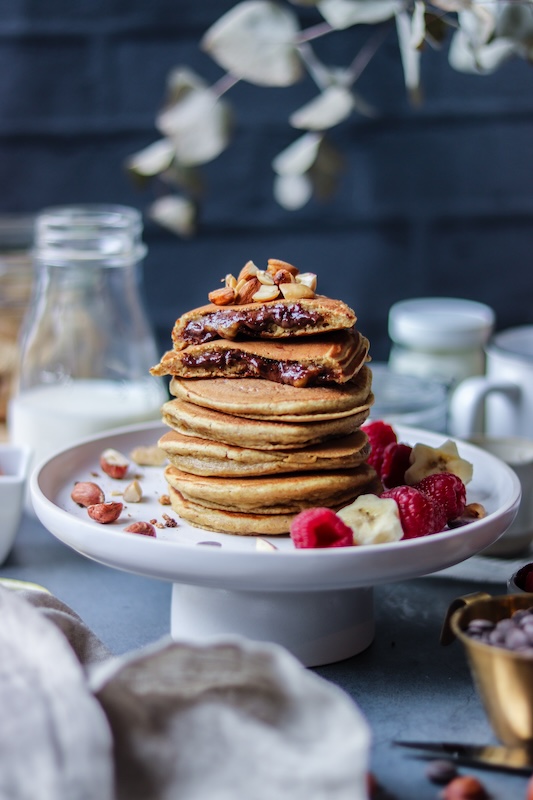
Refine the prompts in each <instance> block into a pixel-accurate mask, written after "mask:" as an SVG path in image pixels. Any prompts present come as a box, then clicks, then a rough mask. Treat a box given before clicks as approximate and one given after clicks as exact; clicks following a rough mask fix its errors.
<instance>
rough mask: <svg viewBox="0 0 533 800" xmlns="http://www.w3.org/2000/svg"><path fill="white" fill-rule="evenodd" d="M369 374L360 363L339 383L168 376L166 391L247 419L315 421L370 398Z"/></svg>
mask: <svg viewBox="0 0 533 800" xmlns="http://www.w3.org/2000/svg"><path fill="white" fill-rule="evenodd" d="M371 383H372V373H371V371H370V369H369V368H368V367H367V366H363V367H362V368H361V369H360V370H359V372H358V373H357V375H355V377H354V378H352V380H351V381H348V382H347V383H343V384H341V385H327V386H314V387H296V386H291V385H290V384H285V383H274V382H273V381H264V380H261V379H260V378H231V379H230V378H196V379H191V378H176V377H174V378H172V380H171V382H170V393H171V394H172V395H174V397H178V398H179V399H180V400H186V401H187V402H189V403H194V404H195V405H198V406H203V407H204V408H212V409H214V410H215V411H223V412H224V413H226V414H235V415H236V416H239V417H246V418H247V419H264V420H277V421H279V420H281V419H282V420H283V421H284V422H319V421H320V420H325V419H336V418H338V417H344V416H347V415H349V414H353V412H354V409H356V408H358V407H360V406H363V405H365V404H367V403H368V402H369V400H370V392H371Z"/></svg>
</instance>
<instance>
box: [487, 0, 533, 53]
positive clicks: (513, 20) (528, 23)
mask: <svg viewBox="0 0 533 800" xmlns="http://www.w3.org/2000/svg"><path fill="white" fill-rule="evenodd" d="M496 34H497V35H498V36H503V37H511V38H513V39H515V40H516V41H518V42H524V43H525V44H529V45H531V44H532V43H533V2H532V0H529V2H524V3H521V4H520V5H517V4H516V3H501V4H500V6H499V10H498V15H497V20H496Z"/></svg>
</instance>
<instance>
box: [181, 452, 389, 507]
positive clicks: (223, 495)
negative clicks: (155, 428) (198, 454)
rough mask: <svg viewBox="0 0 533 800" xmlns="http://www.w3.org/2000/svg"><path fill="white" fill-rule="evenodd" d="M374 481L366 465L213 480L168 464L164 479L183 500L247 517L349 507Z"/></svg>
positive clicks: (371, 470)
mask: <svg viewBox="0 0 533 800" xmlns="http://www.w3.org/2000/svg"><path fill="white" fill-rule="evenodd" d="M375 478H376V473H375V471H374V470H373V469H372V467H370V466H369V465H368V464H361V465H360V466H359V467H355V468H354V469H344V470H334V471H329V472H299V473H298V474H295V475H282V476H279V475H278V476H276V475H269V476H266V477H261V476H258V477H248V478H216V477H201V476H198V475H191V474H190V473H188V472H182V471H181V470H179V469H177V468H176V467H174V466H173V465H172V464H170V465H169V466H168V467H166V468H165V479H166V481H167V483H168V485H169V486H172V488H173V489H176V491H178V492H179V493H180V494H181V495H182V497H184V498H185V499H186V500H190V501H192V502H193V503H199V504H201V505H203V506H206V507H208V508H215V509H219V510H222V511H232V512H241V511H243V512H245V513H247V514H250V513H251V514H298V513H299V512H300V511H302V510H303V509H306V508H313V507H316V506H328V507H330V508H332V507H335V508H338V507H340V506H342V505H344V504H347V503H350V502H351V501H352V500H353V499H354V498H355V497H357V496H358V495H359V494H361V493H362V492H363V491H364V490H365V489H366V488H367V487H368V486H369V484H371V483H372V482H373V481H374V480H375Z"/></svg>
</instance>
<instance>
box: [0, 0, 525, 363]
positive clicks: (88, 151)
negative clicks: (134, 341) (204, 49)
mask: <svg viewBox="0 0 533 800" xmlns="http://www.w3.org/2000/svg"><path fill="white" fill-rule="evenodd" d="M232 5H233V2H232V0H217V1H216V2H215V0H202V2H196V0H173V2H171V0H150V2H149V3H148V2H146V0H90V1H89V0H84V1H83V2H80V1H78V2H74V1H73V0H47V2H46V3H43V2H42V0H18V1H17V0H4V2H3V3H2V13H1V15H0V186H1V187H2V191H1V194H0V212H20V211H24V212H35V211H38V210H39V209H40V208H42V207H43V206H46V205H51V204H58V203H80V202H118V203H127V204H129V205H133V206H136V207H138V208H141V209H143V208H145V207H146V206H147V205H148V203H149V201H150V200H151V199H152V198H151V195H150V193H145V192H141V191H140V190H139V189H138V188H137V187H135V186H134V185H133V184H132V182H131V181H130V180H129V178H128V177H127V176H126V174H125V172H124V170H123V163H124V160H125V159H126V157H127V156H128V155H130V154H131V153H134V152H136V151H137V150H139V149H140V148H142V147H143V146H145V145H147V144H149V143H150V142H152V141H154V140H155V138H157V133H156V131H155V128H154V117H155V114H156V112H157V110H158V108H159V105H160V103H161V100H162V97H163V93H164V84H165V78H166V75H167V72H168V70H169V69H170V68H171V67H173V66H176V65H178V64H182V63H186V64H189V65H191V66H193V67H194V68H195V69H197V70H198V71H199V72H201V73H202V74H203V75H204V76H205V77H206V78H208V79H211V80H215V79H216V78H217V77H218V76H219V74H220V72H219V70H218V68H217V67H216V66H215V65H214V64H213V63H212V62H211V61H210V59H209V58H207V57H206V56H205V55H204V54H202V53H201V52H200V51H199V49H198V46H197V43H198V41H199V39H200V37H201V35H202V33H203V32H204V31H205V30H206V29H207V27H208V26H209V25H210V24H211V23H212V22H214V21H215V20H216V19H217V18H218V17H219V16H220V14H221V13H222V12H223V11H224V10H225V9H227V8H230V7H231V6H232ZM301 13H302V14H306V15H308V16H309V18H310V19H311V14H312V12H311V11H309V10H307V11H306V10H302V11H301ZM368 32H369V31H368V29H357V30H352V31H347V32H345V33H343V34H333V35H331V36H329V37H326V38H325V39H323V40H321V41H320V42H319V43H317V47H318V48H319V49H320V50H321V52H322V54H323V55H324V58H325V59H332V60H334V61H335V62H336V63H338V64H339V65H340V64H346V63H349V61H351V59H352V57H353V55H354V52H355V50H356V48H357V46H358V45H359V44H360V43H361V42H362V41H363V39H364V37H366V36H367V35H368ZM424 84H425V94H426V101H425V103H424V105H423V106H422V107H421V108H420V109H418V110H412V109H411V108H410V107H409V105H408V103H407V102H406V99H405V93H404V91H403V86H402V78H401V71H400V62H399V54H398V50H397V46H396V43H395V40H394V37H391V38H390V39H389V40H387V41H386V42H385V44H384V46H383V47H382V48H381V50H380V51H379V53H378V55H377V57H376V58H375V59H374V61H373V62H372V64H371V65H370V67H369V68H368V69H367V71H366V72H365V73H364V75H363V76H362V79H361V82H360V84H359V88H360V91H361V93H362V94H364V96H365V98H366V99H367V100H368V101H369V102H371V103H372V104H373V105H375V107H376V108H377V109H378V110H379V112H380V113H379V115H378V116H377V117H376V118H375V119H372V120H369V119H366V118H356V119H354V120H352V121H351V122H350V123H348V124H345V125H343V126H341V127H339V129H338V130H335V131H334V132H333V139H334V140H335V142H336V143H337V144H338V145H339V146H340V147H342V148H343V150H344V152H345V157H346V172H345V174H344V176H343V180H342V182H341V186H340V190H339V192H338V194H337V195H336V197H335V199H334V201H332V202H331V203H329V204H320V203H316V202H313V203H311V204H310V205H308V206H307V207H306V208H304V209H302V210H300V211H298V212H296V213H289V212H285V211H283V210H282V209H280V208H279V207H278V206H277V205H276V204H275V202H274V201H273V200H272V193H271V187H272V172H271V169H270V162H271V159H272V157H273V156H274V155H275V154H276V153H277V152H279V151H280V150H281V149H282V148H283V147H285V146H286V145H287V144H288V143H289V142H290V141H291V140H292V139H293V138H294V137H295V134H294V132H293V131H291V130H290V128H289V126H288V125H287V124H286V123H285V119H286V116H287V115H288V113H290V111H291V110H292V109H295V108H298V107H299V106H300V105H301V104H302V103H303V102H304V100H305V99H307V98H309V97H311V96H312V94H313V87H312V85H311V84H310V82H305V81H304V82H303V83H302V84H301V85H299V86H297V87H294V88H291V89H288V90H273V89H259V88H255V87H250V86H248V85H245V84H243V85H239V86H237V87H236V88H235V89H233V90H232V91H231V92H230V94H229V95H228V99H230V100H232V101H233V103H234V105H235V106H236V109H237V129H236V136H235V141H234V143H233V145H232V147H231V149H230V151H229V152H227V153H226V154H224V155H223V156H221V157H220V158H219V159H218V160H216V161H215V162H213V163H212V164H210V165H209V166H208V167H207V169H206V170H205V175H206V181H207V187H208V192H207V195H206V201H205V205H204V209H203V213H202V219H201V225H200V231H199V234H198V235H197V237H196V238H194V239H191V240H188V241H182V240H179V239H178V238H176V237H174V236H172V235H170V234H167V233H166V232H164V231H162V230H160V229H158V228H156V227H155V226H154V225H152V224H150V223H149V222H147V223H146V237H145V238H146V240H147V243H148V245H149V255H148V258H147V262H146V265H145V290H146V302H147V305H148V309H149V312H150V315H151V318H152V320H153V323H154V325H155V327H156V329H157V332H158V335H159V337H160V341H161V346H162V347H166V346H167V344H168V343H169V331H170V327H171V325H172V323H173V321H174V318H175V317H176V316H177V315H178V314H179V313H181V312H183V311H184V310H186V309H187V308H189V307H191V306H193V305H199V304H201V303H203V302H204V301H205V298H206V292H207V290H208V289H210V288H214V287H215V286H216V285H218V281H219V278H220V277H221V276H222V275H223V274H225V273H226V272H228V271H233V272H235V271H237V270H238V269H239V268H240V266H241V265H242V263H244V261H246V260H247V259H248V258H253V259H254V260H255V261H256V262H258V263H262V262H264V261H265V259H266V258H268V257H269V256H276V257H279V258H285V259H287V260H291V261H294V262H295V263H296V264H298V265H300V266H301V267H302V268H304V269H306V270H311V271H316V272H318V274H319V279H320V284H319V285H320V289H321V290H322V291H324V292H325V293H328V294H331V295H334V296H341V297H342V298H344V299H346V300H347V301H348V302H349V303H351V304H352V305H353V306H354V308H355V309H356V311H357V313H358V316H359V320H360V327H361V329H362V330H363V331H364V333H366V334H367V335H368V336H369V337H370V339H371V341H372V345H373V354H374V356H375V357H376V358H386V356H387V354H388V348H389V342H388V338H387V332H386V321H387V311H388V308H389V306H390V305H391V303H393V302H395V301H397V300H399V299H402V298H405V297H411V296H422V295H429V294H441V295H455V296H462V297H468V298H474V299H479V300H482V301H485V302H487V303H489V304H491V305H492V306H493V307H494V308H495V310H496V313H497V321H498V328H503V327H507V326H509V325H513V324H520V323H525V322H533V269H532V268H531V256H530V253H531V251H532V250H533V67H532V66H529V65H527V64H525V63H523V62H519V61H516V62H513V63H510V64H508V65H506V66H505V67H504V68H503V69H501V70H499V71H498V72H497V73H495V74H494V75H493V76H490V77H478V76H466V75H460V74H458V73H456V72H454V71H452V70H451V69H450V68H449V67H448V65H447V63H446V58H445V55H444V54H443V53H439V54H435V53H430V52H429V53H427V54H425V56H424Z"/></svg>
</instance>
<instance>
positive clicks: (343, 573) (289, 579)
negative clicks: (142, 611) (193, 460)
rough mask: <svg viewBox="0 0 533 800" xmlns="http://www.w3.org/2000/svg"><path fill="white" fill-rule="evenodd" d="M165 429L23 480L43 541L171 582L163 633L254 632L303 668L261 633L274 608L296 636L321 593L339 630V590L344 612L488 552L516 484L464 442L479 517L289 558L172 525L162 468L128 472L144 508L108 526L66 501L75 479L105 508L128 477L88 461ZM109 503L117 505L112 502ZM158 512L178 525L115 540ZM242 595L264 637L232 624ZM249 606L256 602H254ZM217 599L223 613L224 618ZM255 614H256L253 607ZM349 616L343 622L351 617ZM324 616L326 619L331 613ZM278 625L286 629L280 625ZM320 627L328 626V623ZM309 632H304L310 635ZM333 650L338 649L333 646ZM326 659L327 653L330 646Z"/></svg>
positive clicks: (80, 452) (421, 436)
mask: <svg viewBox="0 0 533 800" xmlns="http://www.w3.org/2000/svg"><path fill="white" fill-rule="evenodd" d="M166 430H168V428H166V427H164V426H163V425H161V424H160V423H152V424H149V425H146V424H144V425H137V426H130V427H128V428H122V429H120V430H117V431H112V432H107V433H104V434H102V435H100V436H98V437H93V438H91V439H87V440H85V441H84V442H82V443H80V444H78V445H77V446H75V447H72V448H70V449H67V450H64V451H62V452H60V453H58V454H57V455H55V456H53V457H52V458H50V459H49V460H48V461H46V462H45V463H44V464H42V465H40V466H39V467H38V468H37V469H36V470H35V472H34V474H33V475H32V478H31V482H30V489H31V495H32V502H33V506H34V509H35V512H36V514H37V516H38V517H39V519H40V520H41V522H42V523H43V524H44V526H45V527H46V528H48V530H49V531H51V533H53V534H54V536H56V537H57V538H58V539H60V540H61V541H62V542H64V543H65V544H67V545H69V546H70V547H72V548H73V549H74V550H76V551H78V552H79V553H81V554H83V555H84V556H87V557H88V558H92V559H95V560H96V561H99V562H101V563H103V564H106V565H108V566H111V567H115V568H117V569H122V570H126V571H129V572H135V573H138V574H141V575H146V576H149V577H153V578H159V579H163V580H168V581H172V582H173V583H174V584H175V586H174V600H173V609H172V614H173V622H172V634H173V635H180V636H181V635H188V633H189V631H190V630H192V629H193V628H194V630H195V631H197V630H198V629H199V628H201V627H202V625H204V623H206V624H205V625H204V627H205V633H206V635H207V634H208V633H211V634H217V633H218V632H220V631H221V630H227V628H228V626H229V627H231V631H232V632H237V633H244V635H249V633H250V631H253V634H254V636H255V635H256V634H257V637H256V638H262V639H265V638H266V639H268V640H274V641H280V642H281V643H283V644H286V645H287V644H288V646H289V647H290V649H292V650H293V652H296V654H297V655H299V656H300V657H301V658H302V660H304V663H307V664H308V665H309V664H310V661H313V660H314V659H315V656H314V655H313V656H310V657H307V656H306V655H305V654H304V655H303V656H302V655H301V653H299V652H297V651H295V648H294V646H292V644H293V638H294V635H295V634H294V631H293V632H292V633H288V634H287V636H286V637H285V638H283V637H280V636H277V635H274V633H273V631H272V625H275V626H276V628H277V627H278V625H279V622H277V621H276V617H279V615H280V607H281V608H283V616H284V617H285V618H286V617H287V608H288V606H291V607H292V606H298V605H300V607H299V610H297V611H294V613H295V614H298V619H295V620H294V627H295V630H298V631H300V630H301V628H302V619H301V616H302V614H304V616H305V608H307V616H309V615H310V614H313V615H314V616H315V617H317V615H318V613H319V612H318V608H320V609H322V607H323V606H324V598H325V595H324V592H326V593H328V594H329V595H331V599H332V602H333V600H334V599H335V598H337V602H338V604H339V606H340V610H339V609H337V610H336V611H335V615H336V617H337V618H338V620H339V625H340V624H341V623H340V621H341V617H342V609H343V608H344V607H345V606H346V608H347V609H348V606H349V605H350V603H346V599H347V596H348V595H347V594H346V591H347V590H349V591H348V594H350V593H351V594H350V596H351V598H352V603H351V605H352V607H353V606H357V607H360V606H361V604H362V598H363V595H364V594H365V593H363V592H361V591H359V592H357V591H356V590H358V589H359V590H361V589H362V588H363V587H367V588H368V587H373V586H376V585H378V584H381V583H385V582H392V581H398V580H403V579H407V578H413V577H416V576H420V575H426V574H428V573H430V572H434V571H437V570H440V569H444V568H445V567H449V566H451V565H453V564H456V563H458V562H460V561H463V560H464V559H466V558H468V557H469V556H471V555H474V554H475V553H478V552H479V551H480V550H483V549H484V548H485V547H488V546H489V545H490V544H492V543H493V542H494V541H495V540H496V539H497V538H498V537H499V536H500V535H501V534H502V533H503V532H504V531H505V530H506V529H507V527H508V526H509V525H510V524H511V522H512V520H513V517H514V515H515V514H516V510H517V508H518V503H519V500H520V483H519V481H518V479H517V477H516V475H515V473H514V472H513V471H512V470H511V469H510V468H509V467H508V466H507V465H506V464H504V463H503V462H501V461H500V460H498V459H497V458H495V457H494V456H492V455H490V454H489V453H487V452H485V451H483V450H481V449H479V448H477V447H474V446H473V445H470V444H467V443H463V442H460V443H459V445H458V446H459V451H460V454H461V455H462V456H463V458H466V459H467V460H469V461H471V462H472V463H473V465H474V478H473V480H472V482H471V483H470V484H469V485H468V487H467V497H468V501H469V502H479V503H482V504H483V505H484V506H485V508H486V510H487V512H488V513H487V516H486V517H485V518H484V519H482V520H478V521H476V522H473V523H471V524H470V525H467V526H465V527H462V528H458V529H456V530H451V531H444V532H442V533H437V534H434V535H432V536H426V537H422V538H419V539H410V540H407V541H403V542H396V543H393V544H380V545H372V546H369V545H367V546H360V547H353V548H352V547H348V548H332V549H321V550H296V549H295V548H294V547H293V544H292V541H291V540H290V538H289V537H288V536H287V537H285V536H284V537H264V538H269V540H270V541H272V542H273V543H275V545H276V547H277V548H278V549H277V550H275V551H270V552H265V551H260V550H257V549H256V537H254V536H249V537H248V536H231V535H228V534H217V533H212V532H210V531H203V530H200V529H198V528H194V527H192V526H190V525H189V524H188V523H186V522H184V521H181V520H178V518H177V516H176V514H174V513H173V512H172V509H171V508H170V507H169V506H163V505H161V504H160V502H159V497H160V496H161V495H163V494H166V492H167V486H166V483H165V481H164V478H163V474H162V472H163V471H162V469H161V468H156V467H142V468H141V467H136V466H135V465H132V469H131V471H130V473H129V476H128V478H129V479H131V478H132V477H133V474H135V473H138V474H139V475H140V476H141V477H139V481H140V483H141V485H142V487H143V491H144V497H143V500H142V502H141V503H138V504H132V503H128V504H126V506H127V507H126V508H125V509H124V511H123V514H122V516H121V517H120V518H119V520H117V522H115V523H112V524H110V525H100V524H98V523H96V522H94V521H92V520H91V519H90V518H89V517H88V515H87V511H86V510H85V509H83V508H79V507H78V506H77V505H76V504H75V503H74V502H73V501H72V500H71V498H70V493H71V491H72V487H73V485H74V482H75V481H79V480H85V481H86V480H94V481H96V482H97V483H98V484H99V485H101V487H102V488H103V489H104V491H105V494H106V499H107V500H111V499H113V496H112V494H111V493H112V491H113V490H119V491H120V490H122V489H123V488H124V487H125V486H126V485H127V482H128V479H127V480H126V481H124V480H123V481H117V480H112V479H110V478H108V477H107V476H105V475H104V474H103V473H102V470H101V469H100V468H99V464H98V462H99V455H100V453H101V452H102V450H104V449H105V448H107V447H112V448H115V449H117V450H119V451H121V452H123V453H124V454H126V455H128V454H129V453H130V452H131V450H132V449H133V448H134V447H137V446H139V445H153V444H155V443H156V442H157V440H158V438H159V436H160V435H161V434H162V433H163V432H165V431H166ZM396 431H397V434H398V438H399V439H400V440H401V441H404V442H407V443H410V444H414V443H416V442H422V443H425V444H429V445H433V446H438V445H440V444H441V443H442V442H443V441H444V439H445V438H446V437H445V436H444V435H443V434H437V433H429V432H427V431H422V430H418V429H412V428H404V427H401V426H396ZM116 499H117V500H120V499H121V498H120V497H118V496H117V497H116ZM164 513H167V514H168V515H169V517H172V518H174V519H177V520H178V526H177V527H175V528H168V527H165V528H162V529H157V538H155V539H154V538H151V537H145V536H140V535H134V534H128V533H125V532H124V528H125V527H126V525H127V524H129V522H131V521H133V520H150V519H154V518H155V519H157V520H158V521H159V522H162V521H163V514H164ZM205 542H209V543H213V542H216V543H218V545H219V546H214V545H213V544H202V543H205ZM198 587H207V588H208V589H212V590H215V591H214V592H211V594H209V593H208V592H201V591H200V592H199V590H198ZM220 590H224V591H225V593H224V592H221V591H220ZM242 593H245V594H246V603H247V604H248V605H249V608H250V609H251V611H250V613H252V610H253V611H254V613H255V612H257V611H258V604H259V603H261V604H262V606H264V604H265V598H267V600H266V602H267V603H268V604H269V606H270V611H271V612H272V620H273V621H272V624H270V623H269V624H268V625H266V627H265V630H264V632H263V634H262V633H261V631H259V632H258V631H257V628H258V626H257V620H256V621H255V622H254V621H252V622H250V625H249V626H247V625H246V626H245V625H243V623H242V620H239V619H238V617H239V609H240V608H242V604H243V598H242ZM287 593H288V594H289V595H290V597H291V598H292V600H294V593H299V595H300V597H299V601H300V603H299V604H298V603H294V602H291V603H288V602H287ZM178 596H179V600H178ZM365 596H366V597H367V599H366V600H365V605H366V610H365V613H364V614H363V617H365V618H366V622H367V623H368V622H369V619H368V618H369V617H370V618H372V609H371V598H370V600H369V599H368V592H366V594H365ZM254 600H257V603H255V604H254ZM225 602H227V603H228V605H227V608H226V609H225V610H224V609H223V605H224V603H225ZM184 603H186V606H187V617H188V620H187V621H184V620H183V615H181V614H178V605H179V604H181V606H180V608H182V609H183V608H184V605H183V604H184ZM254 605H255V607H254ZM276 605H277V608H276V607H275V606H276ZM311 609H312V610H311ZM260 613H261V614H263V616H264V608H263V610H262V611H261V612H260ZM347 613H348V612H347ZM349 613H350V615H353V608H352V611H350V612H349ZM328 615H329V616H330V617H331V616H332V614H331V610H330V611H329V612H328ZM178 616H179V617H180V619H179V621H178ZM193 616H194V621H193ZM208 617H209V621H208V620H207V618H208ZM215 617H216V618H217V619H216V620H215ZM230 620H231V622H230ZM193 622H194V624H193ZM285 622H286V624H290V623H289V622H288V621H287V619H285ZM363 622H364V620H363ZM370 623H371V625H370V627H372V633H370V629H369V627H368V625H366V628H367V630H366V633H365V634H364V635H363V636H362V637H361V636H359V635H357V636H356V637H355V638H357V639H359V640H360V643H359V644H360V646H359V645H358V647H359V649H362V642H363V640H364V641H366V643H367V644H368V643H369V641H368V640H369V637H370V640H371V638H372V636H373V620H372V619H371V620H370ZM324 624H326V623H325V622H324ZM327 625H328V627H329V626H330V622H329V620H328V622H327ZM298 635H299V634H298ZM309 635H313V636H314V635H315V634H314V633H313V632H309ZM328 635H329V634H328ZM287 637H288V638H287ZM352 638H353V637H352ZM330 645H331V643H330ZM364 646H366V645H364ZM333 649H334V648H333ZM341 651H342V652H344V650H343V648H342V647H341V650H340V651H339V652H341ZM356 651H357V650H356ZM329 652H330V653H331V652H332V649H331V646H330V649H329ZM349 654H351V653H349ZM319 657H320V658H322V657H323V656H319ZM340 657H344V656H340ZM328 658H329V657H328ZM329 660H330V661H331V660H337V658H329ZM316 663H325V662H324V661H322V662H317V661H315V664H316Z"/></svg>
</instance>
